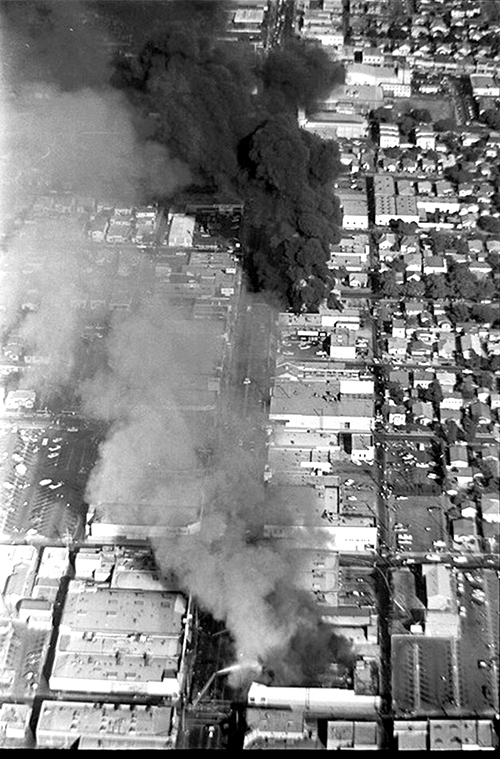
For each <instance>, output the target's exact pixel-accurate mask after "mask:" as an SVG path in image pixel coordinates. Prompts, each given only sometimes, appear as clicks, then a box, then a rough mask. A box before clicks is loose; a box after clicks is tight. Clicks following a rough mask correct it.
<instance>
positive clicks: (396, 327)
mask: <svg viewBox="0 0 500 759" xmlns="http://www.w3.org/2000/svg"><path fill="white" fill-rule="evenodd" d="M392 337H403V338H404V337H406V322H405V320H404V319H393V320H392Z"/></svg>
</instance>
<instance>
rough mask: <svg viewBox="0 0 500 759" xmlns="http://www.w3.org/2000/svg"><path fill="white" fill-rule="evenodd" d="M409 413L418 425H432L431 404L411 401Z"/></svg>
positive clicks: (432, 412)
mask: <svg viewBox="0 0 500 759" xmlns="http://www.w3.org/2000/svg"><path fill="white" fill-rule="evenodd" d="M411 413H412V416H413V418H414V420H415V421H416V422H418V423H419V424H432V422H433V421H434V411H433V408H432V403H425V402H424V401H413V403H412V404H411Z"/></svg>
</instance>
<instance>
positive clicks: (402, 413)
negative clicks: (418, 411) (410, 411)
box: [388, 402, 406, 427]
mask: <svg viewBox="0 0 500 759" xmlns="http://www.w3.org/2000/svg"><path fill="white" fill-rule="evenodd" d="M388 421H389V424H393V425H394V426H395V427H403V426H404V425H405V424H406V409H405V407H404V406H398V405H397V404H395V403H394V402H389V411H388Z"/></svg>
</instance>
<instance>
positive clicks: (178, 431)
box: [0, 0, 316, 671]
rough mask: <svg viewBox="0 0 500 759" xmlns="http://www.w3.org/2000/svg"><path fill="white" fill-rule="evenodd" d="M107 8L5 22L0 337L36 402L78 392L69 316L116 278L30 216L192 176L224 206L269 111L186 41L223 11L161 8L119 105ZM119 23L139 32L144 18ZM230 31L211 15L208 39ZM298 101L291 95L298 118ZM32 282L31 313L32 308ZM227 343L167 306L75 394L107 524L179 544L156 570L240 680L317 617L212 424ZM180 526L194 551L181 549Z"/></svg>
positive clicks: (241, 454) (38, 7) (248, 472)
mask: <svg viewBox="0 0 500 759" xmlns="http://www.w3.org/2000/svg"><path fill="white" fill-rule="evenodd" d="M113 5H118V6H119V5H120V3H118V4H112V3H109V4H108V3H104V4H99V3H80V2H77V1H73V0H71V2H44V1H40V2H37V1H34V2H31V0H22V2H11V3H3V4H2V5H0V10H1V13H2V26H3V28H4V30H5V31H4V35H5V36H6V38H8V44H7V45H5V46H4V47H3V49H4V50H5V51H7V52H6V53H5V66H4V67H3V71H2V106H4V107H3V108H2V109H1V110H2V111H3V115H2V119H3V121H2V123H1V125H0V126H2V130H1V131H2V138H1V139H2V144H1V156H2V169H3V179H2V197H1V213H2V223H3V237H4V254H3V263H4V264H5V266H4V267H3V270H2V272H1V274H2V275H3V274H4V272H5V271H6V272H7V275H8V276H6V277H5V279H4V280H2V281H4V282H5V285H4V286H3V287H2V291H1V292H0V299H1V301H2V303H3V311H2V313H1V319H2V328H3V335H4V336H5V335H12V334H14V333H15V334H16V335H18V336H19V339H21V340H22V341H23V342H24V343H26V344H27V346H28V348H29V350H30V351H32V352H33V353H36V354H40V355H42V356H43V357H44V358H46V363H43V364H37V365H33V366H30V367H29V368H28V369H27V371H26V373H25V375H24V378H23V382H24V384H25V385H26V386H30V387H33V388H34V389H42V390H45V389H46V388H47V387H52V388H53V387H54V386H56V385H57V384H60V383H65V382H67V381H68V380H69V379H70V378H71V377H72V373H73V371H74V368H75V361H76V357H77V355H78V350H79V347H80V343H79V339H80V334H81V329H82V321H81V319H82V317H81V315H80V313H79V312H78V311H77V309H76V308H75V300H78V298H79V297H80V294H81V293H82V292H83V293H84V294H85V296H86V297H87V298H89V299H92V297H93V296H94V295H95V296H96V297H99V294H100V293H101V292H102V290H103V288H106V286H107V285H108V284H109V282H108V279H107V277H109V274H108V273H106V272H107V270H106V269H103V273H102V274H100V275H97V276H96V274H95V272H96V268H95V266H94V265H93V264H94V263H95V262H93V261H92V252H91V250H90V252H89V247H90V249H91V248H92V246H89V243H88V241H87V240H86V239H85V236H84V232H83V230H82V228H81V227H79V226H78V222H77V221H75V222H74V223H69V221H68V219H63V220H59V219H57V218H51V219H48V220H45V221H43V222H40V223H37V224H36V225H35V226H33V225H32V224H30V223H24V224H23V222H22V218H23V217H22V213H20V212H22V211H23V210H24V211H27V210H29V208H30V206H31V204H32V202H33V201H34V199H35V198H36V197H37V196H39V195H40V194H43V193H47V192H48V191H49V189H50V188H51V187H52V186H53V185H57V186H58V187H62V188H68V189H70V190H71V191H73V192H74V193H76V194H90V195H93V196H94V197H96V198H112V199H113V198H115V199H116V200H118V201H119V202H130V203H144V202H148V201H150V200H151V199H154V198H155V197H156V196H158V197H160V198H169V197H170V196H172V195H173V194H174V193H175V191H176V190H177V189H179V188H182V187H185V186H186V185H187V184H189V182H190V181H191V178H192V177H193V176H194V177H195V178H196V180H197V181H200V182H201V181H203V182H205V183H206V184H207V186H210V187H212V188H213V187H219V188H224V189H227V188H228V187H231V188H232V189H234V186H235V182H237V178H238V172H239V168H238V157H237V147H238V143H239V141H240V140H241V138H242V137H244V136H245V135H246V134H248V132H247V131H245V130H247V128H248V125H252V128H253V127H254V126H255V118H256V114H257V115H259V113H262V108H264V110H265V108H266V107H267V106H265V104H261V105H259V104H256V102H255V98H254V97H253V95H252V90H251V89H250V87H249V85H250V84H251V83H253V82H254V80H255V77H254V72H251V73H250V72H249V70H248V67H247V63H248V60H249V58H248V57H245V56H242V58H241V60H240V59H238V57H237V56H235V55H234V51H232V52H231V53H222V52H221V51H219V50H218V49H217V47H216V46H214V45H213V44H212V41H211V40H210V39H207V29H208V27H207V26H206V25H204V24H203V16H199V15H197V16H196V21H197V23H196V24H195V25H194V26H190V24H189V21H190V16H189V13H187V11H186V8H189V10H191V9H193V12H194V10H195V9H196V8H197V9H198V10H199V8H200V7H202V9H203V6H204V12H205V13H206V12H207V8H208V7H210V8H216V6H218V4H216V3H213V4H211V3H192V4H191V3H167V4H166V5H164V4H161V6H162V8H163V9H167V10H165V13H166V15H162V16H161V19H160V21H161V23H158V24H157V30H159V31H160V32H162V33H164V32H165V25H167V27H166V30H167V32H168V34H164V40H163V44H162V45H161V46H160V47H159V48H156V47H155V45H150V46H149V47H147V49H146V51H145V52H144V54H143V56H142V58H140V59H139V67H138V70H134V64H131V69H130V67H128V66H124V68H123V70H122V72H121V74H122V76H123V77H124V79H123V81H122V82H121V87H122V90H121V91H117V90H116V89H112V88H111V87H110V85H109V77H110V74H111V69H110V66H109V61H110V51H112V50H113V49H114V45H113V44H112V43H113V42H114V40H113V37H112V35H111V34H110V32H109V30H110V28H112V27H113V23H112V22H115V21H116V23H117V24H118V25H120V24H123V18H121V19H120V18H119V14H118V15H116V14H115V16H114V17H113V11H108V17H107V22H106V24H105V25H103V13H102V9H103V8H111V7H112V6H113ZM124 5H126V6H128V8H127V11H128V12H129V13H130V14H131V19H132V22H134V20H135V19H136V10H137V9H139V8H141V7H142V5H141V4H140V5H139V6H137V4H134V3H132V2H130V3H125V4H124ZM154 5H156V6H160V4H159V3H153V4H150V5H149V6H148V9H147V10H146V11H144V14H145V15H143V16H141V18H142V21H141V24H139V27H140V29H139V32H140V33H138V36H139V37H141V35H142V39H141V42H142V43H143V42H145V41H147V40H148V37H147V36H144V35H146V34H147V32H148V30H150V29H152V28H153V27H152V26H151V24H150V18H149V16H148V14H151V13H152V12H153V11H152V10H151V9H152V6H154ZM100 6H101V7H100ZM132 6H135V8H132ZM176 7H177V10H175V8H176ZM179 8H182V10H179ZM129 9H131V10H129ZM198 10H197V11H196V12H197V13H198ZM137 13H139V11H137ZM141 13H142V11H141ZM161 13H162V14H163V10H162V12H161ZM171 13H174V14H175V13H177V14H179V17H180V21H179V23H180V26H177V27H176V26H175V24H174V23H173V22H172V26H171V27H170V26H169V23H170V21H171V17H169V14H171ZM105 15H106V14H104V16H105ZM139 15H140V13H139ZM153 15H154V13H153ZM219 17H220V14H219V12H218V11H216V10H211V11H210V12H209V21H210V23H209V26H210V29H211V30H212V29H213V28H215V27H216V26H217V24H218V23H219ZM146 22H147V23H146ZM127 23H129V22H127ZM176 23H177V21H176ZM131 28H132V27H131ZM194 29H196V30H197V31H196V34H194V32H193V30H194ZM176 30H177V31H176ZM178 32H179V34H178ZM200 32H201V33H200ZM4 35H3V36H4ZM2 41H3V40H2ZM186 41H187V42H188V43H189V44H187V45H184V42H186ZM313 63H314V65H316V62H315V61H313ZM275 64H276V60H274V61H273V62H272V66H270V67H269V66H268V68H267V69H266V77H267V82H268V85H269V87H270V88H271V90H274V89H276V87H279V86H281V85H280V81H281V79H282V77H281V75H280V76H277V75H274V74H273V66H274V65H275ZM115 73H116V69H115ZM278 73H279V72H278ZM165 83H167V84H168V87H163V86H162V85H164V84H165ZM137 85H138V88H137ZM287 86H288V85H287ZM169 87H171V90H169ZM141 88H142V90H141ZM156 88H159V90H158V91H161V102H159V106H161V107H160V108H159V111H160V115H161V118H162V120H163V121H162V124H161V125H160V126H159V128H158V131H157V132H155V133H154V134H149V133H148V132H147V129H144V120H143V118H142V116H143V113H142V111H143V110H144V109H146V112H147V111H148V109H149V107H150V106H152V105H154V104H155V100H154V98H155V97H156V95H155V93H156ZM170 91H171V92H173V93H174V94H173V96H169V92H170ZM141 92H142V95H141ZM192 92H194V93H195V94H197V99H196V98H195V99H194V100H193V99H192V98H191V97H190V96H189V95H190V93H192ZM138 93H139V94H138ZM221 93H224V96H222V95H221ZM126 96H127V97H126ZM298 97H299V99H300V94H299V96H298ZM134 98H135V99H134ZM296 99H297V94H296V93H295V92H292V91H290V87H289V86H288V89H287V98H286V100H287V102H289V101H290V100H291V101H293V103H295V101H296ZM134 103H135V105H136V106H138V107H134ZM247 108H251V110H252V113H251V115H250V116H249V114H248V113H247ZM141 109H142V110H141ZM259 109H260V110H259ZM259 118H260V116H259ZM186 125H187V126H186ZM187 127H189V128H187ZM138 128H139V129H140V134H141V136H140V137H139V136H138V131H137V130H138ZM16 219H17V221H16V223H15V224H14V225H13V226H12V225H11V226H9V224H8V223H7V222H12V221H13V220H16ZM33 228H35V229H36V235H35V238H34V239H33V237H32V236H31V230H32V229H33ZM40 230H43V233H42V234H41V233H40ZM30 267H31V271H30ZM33 267H34V268H33ZM89 269H91V270H92V272H93V273H92V275H90V274H89V273H88V271H89ZM27 271H28V273H29V277H30V281H32V282H33V288H32V289H33V293H32V295H31V296H30V298H32V300H33V303H31V301H30V302H28V303H27V302H26V292H25V289H26V281H27V280H26V276H27V274H26V272H27ZM7 286H8V288H9V289H10V288H11V289H10V291H9V292H7V291H6V288H7ZM221 339H222V335H221V327H220V325H219V324H218V323H217V324H216V323H212V322H210V323H198V322H196V323H195V322H192V321H189V320H186V319H182V318H181V317H180V316H179V314H178V312H177V311H176V309H175V308H173V306H172V305H171V304H170V303H169V302H168V301H166V300H159V299H158V298H155V297H151V298H149V297H148V298H145V299H143V301H142V303H141V304H140V305H139V306H138V308H137V309H136V310H134V311H131V312H130V313H129V314H126V315H125V316H123V315H117V316H115V317H114V318H113V319H111V321H110V324H109V330H108V336H107V338H105V341H106V351H105V353H106V361H105V363H104V364H103V366H102V367H101V368H100V370H99V371H97V372H96V374H95V375H94V376H93V378H91V379H88V380H86V381H85V382H84V383H83V384H82V385H81V386H80V387H79V389H78V390H79V393H80V395H81V398H82V406H83V409H84V412H85V413H86V414H88V415H89V416H90V417H92V418H97V419H101V420H104V421H105V422H106V423H107V424H108V425H109V431H108V434H107V437H106V440H105V441H104V442H103V444H102V446H101V448H100V452H99V460H98V463H97V465H96V467H95V469H94V470H93V472H92V473H91V476H90V479H89V482H88V487H87V493H86V498H87V500H88V501H89V502H90V503H92V504H93V505H95V506H96V508H97V510H98V512H100V513H101V514H102V515H103V516H104V517H105V518H106V519H111V520H113V521H120V522H123V523H125V524H126V523H137V522H140V523H142V524H146V525H152V526H158V525H163V526H165V527H166V528H170V529H171V530H172V531H173V532H172V534H171V537H168V538H164V539H162V540H161V541H159V540H155V550H156V555H157V559H158V562H159V564H160V566H161V567H163V568H164V569H165V573H166V574H167V572H169V571H170V570H174V571H175V573H176V575H177V576H178V578H179V581H180V582H181V584H182V586H183V587H184V588H185V590H186V591H187V592H190V593H192V594H193V596H194V597H195V599H196V600H197V601H198V602H199V603H200V605H202V606H203V607H204V608H206V609H207V610H209V611H210V612H211V613H212V614H213V615H214V617H216V618H217V619H221V620H225V621H226V623H227V626H228V628H229V629H230V631H231V633H232V634H233V636H234V640H235V650H236V652H237V654H236V655H237V660H238V662H243V663H249V664H250V665H252V664H253V663H255V661H256V660H261V661H265V660H266V658H268V657H273V656H280V657H281V659H282V660H283V661H285V660H286V657H287V650H288V646H289V644H290V642H291V641H293V640H294V638H295V639H296V640H297V637H296V636H297V635H299V636H300V635H302V632H304V631H308V630H309V631H310V632H311V634H312V630H311V624H312V623H311V619H312V617H311V615H309V614H305V613H304V609H306V608H308V607H307V606H305V605H304V602H303V595H302V594H301V593H300V592H298V591H297V590H296V585H295V580H296V578H295V575H294V561H293V556H291V555H290V554H289V553H288V551H287V550H285V549H281V550H279V549H278V548H277V547H276V546H275V545H273V544H271V543H267V542H265V541H262V540H259V539H255V534H256V532H257V533H258V528H259V527H261V525H262V521H263V518H264V517H263V515H264V514H265V509H266V497H267V496H266V493H265V490H264V486H263V485H262V482H261V472H260V471H259V470H258V468H256V465H255V461H254V459H253V458H252V456H251V455H250V454H248V453H245V451H244V449H242V448H240V447H239V446H238V445H237V440H238V438H239V437H240V436H241V435H242V434H243V429H242V428H243V427H244V423H243V422H241V421H239V420H237V419H235V418H234V417H231V415H229V414H228V416H227V418H226V419H225V424H224V426H223V430H224V432H223V433H221V425H220V423H217V416H218V415H219V414H220V413H222V409H220V408H218V407H217V408H216V410H214V404H215V403H216V398H215V396H214V393H213V391H212V390H211V389H210V385H209V378H210V377H212V376H213V375H214V373H215V369H216V364H217V362H218V361H219V359H220V340H221ZM219 422H220V419H219ZM245 424H246V422H245ZM185 524H190V525H191V526H192V529H193V531H192V533H191V534H189V535H178V534H175V529H176V528H177V527H179V526H183V525H185ZM301 631H302V632H301ZM298 649H300V646H298ZM297 668H299V669H300V667H299V665H298V664H297ZM295 670H296V666H295V660H294V671H295Z"/></svg>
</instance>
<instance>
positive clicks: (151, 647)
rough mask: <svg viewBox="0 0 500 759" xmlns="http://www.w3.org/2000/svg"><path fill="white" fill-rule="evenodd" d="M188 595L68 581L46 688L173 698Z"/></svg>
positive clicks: (177, 688) (179, 675)
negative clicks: (68, 584) (52, 662)
mask: <svg viewBox="0 0 500 759" xmlns="http://www.w3.org/2000/svg"><path fill="white" fill-rule="evenodd" d="M186 612H187V600H186V598H185V597H184V596H183V595H181V594H180V593H170V592H166V591H143V590H136V589H129V588H123V589H122V588H120V589H117V588H110V587H107V586H102V585H97V584H94V583H92V582H89V581H86V580H73V581H72V582H71V583H70V586H69V590H68V594H67V597H66V602H65V606H64V610H63V614H62V618H61V623H60V626H59V635H58V640H57V646H56V652H55V658H54V665H53V668H52V673H51V675H50V679H49V686H50V688H51V690H65V691H70V692H83V693H143V694H145V695H154V696H164V697H166V698H169V699H170V700H171V701H172V702H176V701H177V700H178V698H179V696H180V690H181V683H182V677H183V663H182V651H183V639H184V636H185V635H187V634H188V628H187V627H186V625H185V616H186Z"/></svg>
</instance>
